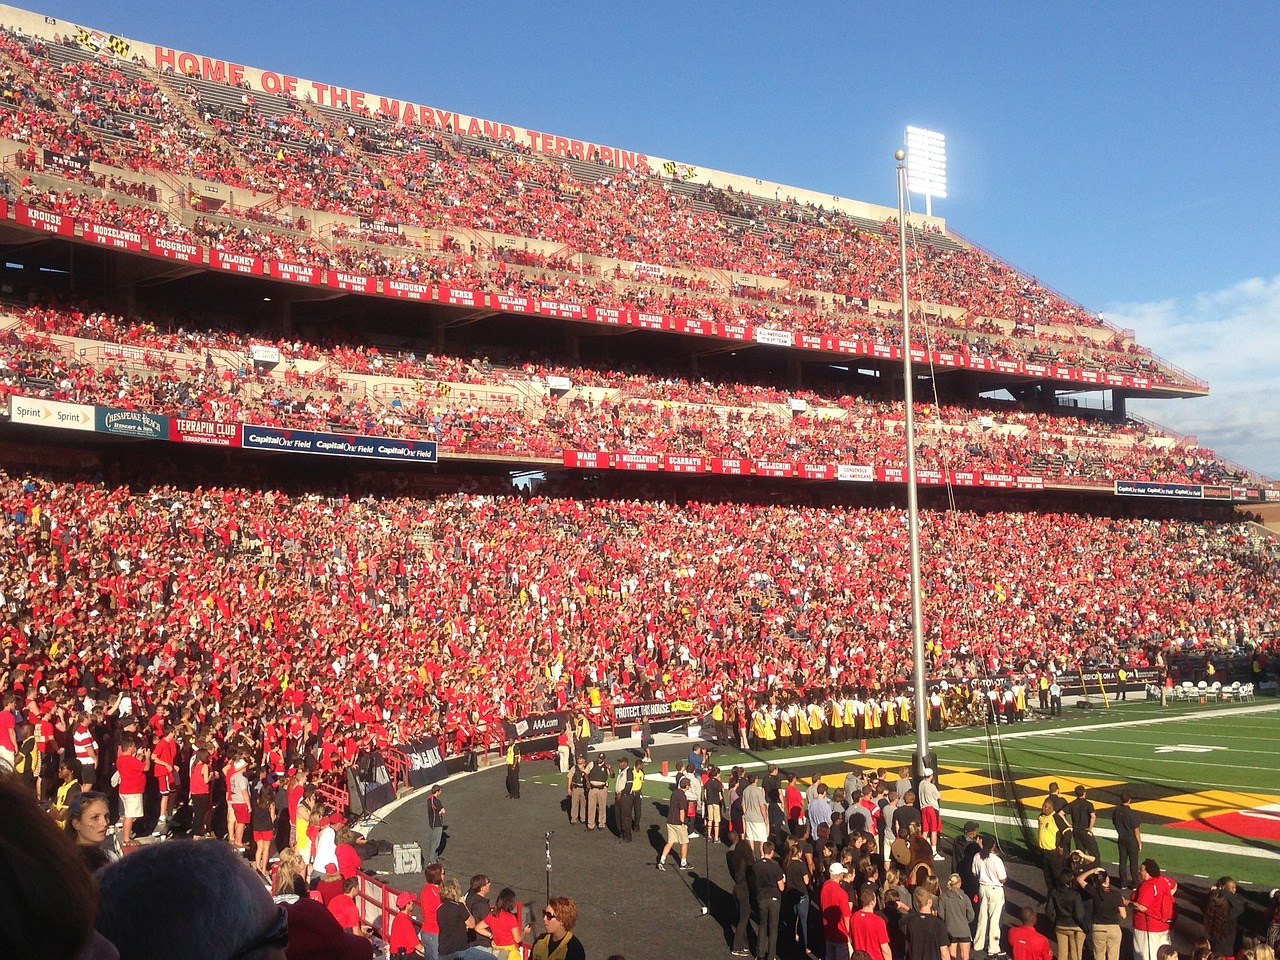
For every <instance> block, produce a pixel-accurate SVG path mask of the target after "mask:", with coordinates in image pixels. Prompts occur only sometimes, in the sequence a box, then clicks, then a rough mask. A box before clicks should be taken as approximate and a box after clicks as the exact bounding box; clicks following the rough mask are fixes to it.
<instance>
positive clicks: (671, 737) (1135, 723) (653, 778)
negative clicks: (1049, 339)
mask: <svg viewBox="0 0 1280 960" xmlns="http://www.w3.org/2000/svg"><path fill="white" fill-rule="evenodd" d="M1153 706H1154V704H1153ZM1156 709H1159V708H1158V707H1157V708H1156ZM1277 710H1280V703H1271V704H1265V703H1264V704H1254V705H1251V706H1246V707H1228V708H1226V709H1225V710H1222V709H1215V710H1212V711H1209V710H1205V711H1189V712H1186V713H1178V714H1176V715H1170V716H1158V717H1146V718H1144V719H1141V720H1113V721H1109V722H1101V723H1086V724H1074V725H1071V726H1038V725H1037V726H1036V727H1035V728H1034V729H1031V730H1017V731H1010V732H1008V733H1004V732H1000V731H1001V728H1000V727H997V728H996V730H997V733H996V734H995V736H996V737H997V739H1008V740H1021V739H1025V738H1027V737H1047V736H1052V735H1056V734H1063V733H1072V732H1075V731H1088V730H1102V729H1107V728H1114V729H1121V728H1127V727H1148V726H1158V725H1160V724H1165V723H1180V722H1184V721H1187V720H1200V721H1203V720H1210V719H1215V718H1217V717H1236V716H1249V715H1252V714H1256V713H1274V712H1276V711H1277ZM979 729H983V728H979ZM987 739H988V735H987V733H986V732H985V729H984V730H983V732H981V733H977V734H971V735H967V736H962V737H948V738H947V739H945V740H936V741H934V742H933V744H932V746H933V747H934V748H935V749H940V748H945V747H946V746H948V745H951V744H956V745H966V744H974V743H986V742H987ZM699 740H701V737H690V736H683V735H679V734H671V733H660V734H657V736H656V737H655V743H654V746H670V745H672V744H679V743H690V742H692V741H699ZM639 744H640V740H639V737H630V738H628V739H625V740H611V741H609V749H610V750H619V749H624V750H625V749H628V748H629V747H638V746H639ZM914 749H915V744H914V743H913V742H906V743H897V744H890V745H886V746H883V747H868V748H867V751H866V753H863V752H862V751H860V750H858V749H856V747H855V748H853V749H844V750H838V751H832V752H828V753H815V754H802V753H798V752H795V751H789V750H780V751H777V752H775V753H771V754H770V755H769V758H768V759H767V760H746V761H743V762H741V763H737V764H734V765H735V766H739V767H743V768H745V769H748V770H750V769H757V768H758V769H765V768H767V767H768V765H769V764H771V763H777V764H782V763H788V762H789V763H806V764H807V763H821V762H823V761H827V760H847V759H850V758H852V757H861V756H871V755H875V756H882V755H886V754H901V753H902V752H903V751H904V750H905V751H911V750H914ZM734 750H735V751H736V750H737V748H736V747H735V748H734ZM501 769H503V765H502V764H501V763H495V764H493V765H492V766H490V767H486V768H485V769H484V770H475V771H472V772H470V773H467V772H461V773H455V774H453V775H452V776H449V777H446V778H445V779H443V780H440V781H438V782H439V783H440V784H441V785H442V786H448V785H449V784H450V783H452V782H453V781H455V780H459V779H461V778H462V777H470V776H476V775H479V774H481V773H483V772H485V770H501ZM645 779H646V781H648V782H654V783H671V782H673V777H672V776H671V775H668V776H666V777H664V776H662V774H660V773H656V772H655V773H651V774H647V775H646V778H645ZM429 789H430V786H425V787H418V788H416V789H414V790H411V791H409V792H408V793H406V794H404V795H402V796H399V797H397V798H396V799H395V800H392V801H391V802H390V803H388V804H386V805H385V806H383V807H379V808H378V810H377V812H376V813H372V814H367V815H366V816H364V817H362V818H361V819H360V820H359V821H358V822H357V823H356V824H355V827H354V829H357V830H359V831H360V832H362V833H364V835H365V836H367V837H368V836H372V835H373V832H374V831H375V830H377V829H378V827H379V826H381V822H382V821H383V820H384V819H386V818H387V817H388V816H390V815H391V814H393V813H395V812H396V811H397V810H399V809H400V807H402V806H404V805H405V804H406V803H409V802H410V801H412V800H415V799H417V798H418V797H419V796H421V795H423V794H425V793H426V792H427V790H429ZM984 816H985V817H987V818H991V822H1000V821H998V820H996V819H995V818H996V816H997V815H994V814H985V815H983V816H979V815H978V814H977V813H975V814H974V819H977V820H982V819H984ZM1005 819H1008V820H1010V822H1014V821H1013V820H1012V818H1005ZM1098 832H1099V833H1100V834H1101V835H1102V836H1104V837H1105V836H1106V835H1107V832H1106V828H1103V830H1100V831H1098ZM1113 837H1114V833H1113ZM1162 839H1164V838H1162ZM1169 839H1170V840H1172V838H1169ZM1147 842H1152V843H1154V842H1156V838H1155V837H1154V836H1153V837H1150V838H1148V837H1143V843H1147ZM1170 845H1173V846H1177V845H1183V844H1173V843H1170ZM1185 845H1187V846H1195V847H1199V848H1200V849H1205V850H1209V849H1213V847H1214V846H1221V847H1224V849H1223V850H1221V851H1219V852H1222V853H1243V854H1246V855H1257V856H1261V857H1263V858H1264V859H1275V860H1280V854H1271V853H1268V852H1265V851H1253V852H1251V853H1250V852H1249V851H1248V848H1242V847H1234V846H1232V847H1228V846H1227V845H1225V844H1217V845H1212V844H1209V843H1186V844H1185Z"/></svg>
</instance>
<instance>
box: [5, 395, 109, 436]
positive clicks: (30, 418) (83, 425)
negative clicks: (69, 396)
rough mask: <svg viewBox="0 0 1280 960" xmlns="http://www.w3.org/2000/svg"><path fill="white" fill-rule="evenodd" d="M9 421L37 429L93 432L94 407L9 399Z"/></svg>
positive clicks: (18, 398)
mask: <svg viewBox="0 0 1280 960" xmlns="http://www.w3.org/2000/svg"><path fill="white" fill-rule="evenodd" d="M9 421H10V422H11V423H28V424H31V425H32V426H35V427H58V428H59V429H62V430H85V431H87V432H89V433H92V432H93V429H94V424H93V407H91V406H88V405H87V404H83V403H62V402H60V401H58V400H38V399H35V398H33V397H15V396H10V397H9Z"/></svg>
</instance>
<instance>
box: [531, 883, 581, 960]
mask: <svg viewBox="0 0 1280 960" xmlns="http://www.w3.org/2000/svg"><path fill="white" fill-rule="evenodd" d="M577 922H578V905H577V904H576V903H574V902H573V900H572V899H570V898H569V897H552V898H551V900H550V901H549V902H548V903H547V909H545V910H543V911H542V926H543V927H544V928H545V929H546V931H547V932H546V933H544V934H543V935H542V936H540V937H539V938H538V939H537V940H535V941H534V942H533V954H532V958H533V960H587V951H586V950H585V949H584V948H583V946H582V941H581V940H579V939H578V938H577V937H575V936H574V935H573V928H574V926H575V925H576V924H577Z"/></svg>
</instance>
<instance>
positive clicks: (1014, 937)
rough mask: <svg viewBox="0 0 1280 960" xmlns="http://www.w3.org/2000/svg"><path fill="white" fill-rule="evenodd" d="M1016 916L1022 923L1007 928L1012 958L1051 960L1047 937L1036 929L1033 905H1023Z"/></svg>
mask: <svg viewBox="0 0 1280 960" xmlns="http://www.w3.org/2000/svg"><path fill="white" fill-rule="evenodd" d="M1018 916H1019V917H1020V918H1021V919H1022V923H1021V924H1020V925H1018V926H1016V927H1010V928H1009V952H1010V955H1011V956H1012V958H1013V960H1053V954H1052V953H1051V952H1050V950H1049V938H1048V937H1046V936H1045V935H1044V934H1043V933H1041V932H1040V931H1038V930H1037V929H1036V911H1035V908H1034V907H1023V908H1022V909H1021V911H1019V914H1018Z"/></svg>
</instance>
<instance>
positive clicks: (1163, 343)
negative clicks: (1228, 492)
mask: <svg viewBox="0 0 1280 960" xmlns="http://www.w3.org/2000/svg"><path fill="white" fill-rule="evenodd" d="M20 5H23V6H26V7H27V8H28V9H36V10H38V11H39V12H41V13H44V14H48V15H52V16H56V17H59V18H62V19H67V20H71V21H73V22H76V23H78V24H81V25H85V26H91V27H96V28H99V29H105V30H109V31H112V32H115V33H118V34H122V35H125V36H129V37H131V38H133V39H137V40H144V41H154V42H158V43H163V44H165V45H167V46H172V47H177V48H180V49H186V50H190V51H192V52H195V53H200V54H206V55H209V56H214V57H219V58H222V59H228V60H235V61H238V62H241V63H244V64H247V65H250V66H255V67H262V68H267V69H272V70H276V71H279V72H284V73H290V74H294V75H297V76H301V77H305V78H308V79H311V80H320V81H324V82H330V83H334V84H338V85H340V86H346V87H349V88H353V89H360V90H364V91H367V92H370V93H375V94H381V95H387V96H394V97H398V98H401V99H406V100H415V101H417V102H419V103H425V104H428V105H430V106H435V107H440V108H443V109H447V110H453V111H456V112H459V113H465V114H471V115H473V116H479V117H484V118H487V119H493V120H499V121H503V122H506V123H511V124H513V125H517V126H523V127H529V128H533V129H537V130H540V131H545V132H549V133H555V134H560V135H565V136H570V137H576V138H578V139H582V140H590V141H593V142H596V143H605V144H611V145H613V146H617V147H622V148H624V149H630V150H637V151H641V152H644V153H647V154H652V155H657V156H662V157H667V158H670V159H674V160H678V161H682V162H686V163H690V164H694V165H697V166H701V167H711V168H714V169H719V170H727V171H731V172H734V173H741V174H747V175H751V176H754V177H759V178H762V179H767V180H774V181H780V182H782V183H785V184H791V185H795V186H799V187H806V188H810V189H814V190H819V191H822V192H828V193H833V194H838V195H841V196H846V197H853V198H857V199H861V200H867V201H871V202H875V203H883V204H887V205H893V204H895V203H896V200H895V194H894V169H893V158H892V157H893V151H894V150H895V149H896V148H897V147H898V146H899V145H900V144H901V139H902V132H903V129H904V128H905V127H906V125H908V124H916V125H918V126H924V127H928V128H930V129H934V130H939V131H942V132H944V133H945V134H946V135H947V153H948V167H949V170H948V173H949V193H950V196H949V197H948V199H946V200H940V201H937V202H936V203H935V204H934V213H935V214H937V215H940V216H944V217H946V218H947V221H948V224H949V226H950V227H951V228H953V229H955V230H957V231H959V232H960V233H961V234H963V235H964V236H966V237H968V238H970V239H972V240H974V241H976V242H978V243H980V244H981V245H982V246H984V247H985V248H987V249H989V250H992V251H994V252H995V253H996V254H998V255H999V256H1001V257H1003V258H1004V259H1006V260H1008V261H1009V262H1010V263H1012V264H1013V265H1015V266H1016V267H1018V268H1019V269H1022V270H1024V271H1026V272H1028V273H1030V274H1033V275H1035V276H1037V277H1039V278H1040V279H1041V280H1042V281H1043V282H1044V283H1046V284H1048V285H1049V286H1051V287H1053V288H1055V289H1057V290H1059V291H1060V292H1062V293H1064V294H1066V295H1067V296H1069V297H1071V298H1072V299H1075V300H1077V301H1079V302H1081V303H1083V304H1084V305H1085V306H1086V307H1089V308H1090V309H1093V310H1097V311H1101V312H1103V313H1105V314H1106V315H1107V316H1108V317H1109V318H1111V319H1112V320H1113V321H1114V322H1116V323H1117V324H1118V325H1120V326H1124V327H1133V328H1135V329H1136V330H1137V334H1138V340H1139V342H1140V343H1142V344H1144V345H1146V346H1149V347H1151V348H1152V349H1154V350H1155V351H1156V352H1157V353H1158V354H1160V355H1161V356H1164V357H1166V358H1167V359H1169V360H1172V361H1173V362H1175V363H1177V364H1178V365H1179V366H1182V367H1184V368H1185V369H1187V370H1190V371H1191V372H1192V373H1195V374H1196V375H1198V376H1200V377H1203V378H1204V379H1206V380H1208V381H1209V382H1210V384H1211V386H1212V388H1213V395H1212V396H1211V397H1209V398H1204V399H1195V400H1188V401H1162V402H1144V403H1141V404H1138V405H1136V407H1135V408H1136V409H1137V410H1138V411H1139V412H1141V413H1142V414H1143V415H1144V416H1147V417H1149V418H1151V419H1154V420H1156V421H1157V422H1160V423H1163V424H1165V425H1167V426H1169V427H1170V428H1172V429H1175V430H1178V431H1179V432H1182V433H1191V434H1195V435H1197V436H1198V437H1199V439H1200V441H1201V442H1202V443H1205V444H1207V445H1209V446H1211V447H1213V448H1214V449H1215V450H1217V451H1218V452H1219V453H1220V454H1222V455H1223V456H1226V457H1228V458H1230V459H1233V460H1236V461H1238V462H1240V463H1243V464H1245V465H1247V466H1249V467H1251V468H1253V469H1256V470H1259V471H1261V472H1263V473H1265V474H1268V475H1270V476H1272V477H1280V402H1277V400H1276V399H1275V398H1276V396H1277V393H1278V390H1280V373H1277V370H1280V333H1277V327H1278V326H1280V324H1278V323H1277V321H1278V320H1280V252H1278V251H1280V67H1277V63H1278V62H1280V59H1278V58H1277V57H1276V55H1275V50H1274V45H1275V39H1276V37H1278V36H1280V4H1275V3H1274V2H1270V3H1263V2H1237V3H1223V4H1205V3H1189V2H1177V0H1175V2H1161V3H1157V2H1141V3H1139V2H1120V3H1115V4H1107V5H1101V4H1056V5H1050V4H1027V3H1012V2H989V3H976V2H974V3H959V4H958V3H953V2H952V3H918V2H895V3H880V2H871V3H838V4H837V3H809V4H779V3H771V4H762V3H752V2H739V3H715V2H712V3H686V4H669V3H649V4H645V5H643V6H640V5H633V4H626V5H624V4H600V3H580V2H560V3H555V4H540V3H530V2H525V3H507V2H502V0H491V2H488V3H466V4H462V3H457V4H449V3H431V2H423V0H418V2H390V3H370V4H364V5H356V4H336V3H331V2H325V0H316V2H310V3H297V2H293V0H281V2H276V3H269V4H262V3H246V2H241V0H223V2H219V3H216V4H210V5H208V8H207V10H208V12H207V13H204V14H202V13H200V12H199V7H198V6H194V5H193V6H188V5H185V4H184V5H181V6H179V5H174V4H168V3H159V2H132V0H123V2H112V3H109V4H102V3H100V2H92V3H91V2H82V0H48V2H45V3H42V4H39V5H36V4H20ZM179 10H181V12H180V13H179V12H178V11H179ZM357 10H358V11H360V12H359V13H356V12H355V11H357ZM895 48H896V49H895ZM913 203H914V205H915V206H916V207H917V208H918V209H923V198H922V197H917V198H914V200H913Z"/></svg>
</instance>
